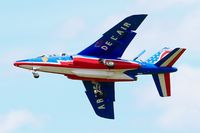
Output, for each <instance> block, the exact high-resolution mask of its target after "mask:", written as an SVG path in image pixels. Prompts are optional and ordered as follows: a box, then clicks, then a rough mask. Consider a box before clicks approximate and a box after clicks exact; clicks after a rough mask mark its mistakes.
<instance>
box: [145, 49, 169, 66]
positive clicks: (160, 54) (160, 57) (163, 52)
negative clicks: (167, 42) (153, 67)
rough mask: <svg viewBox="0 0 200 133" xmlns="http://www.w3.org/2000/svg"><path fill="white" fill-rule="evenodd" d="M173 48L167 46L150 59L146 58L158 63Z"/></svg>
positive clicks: (150, 61)
mask: <svg viewBox="0 0 200 133" xmlns="http://www.w3.org/2000/svg"><path fill="white" fill-rule="evenodd" d="M170 51H171V50H170V49H169V48H167V47H165V48H163V49H161V50H160V51H158V52H157V53H156V54H154V55H153V56H151V57H150V58H149V59H147V60H146V62H148V63H152V64H156V63H157V62H158V61H159V60H161V59H162V58H163V57H165V56H166V55H167V54H169V52H170Z"/></svg>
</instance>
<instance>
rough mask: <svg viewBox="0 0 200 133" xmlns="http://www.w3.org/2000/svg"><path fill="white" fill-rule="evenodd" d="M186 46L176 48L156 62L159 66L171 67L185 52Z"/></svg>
mask: <svg viewBox="0 0 200 133" xmlns="http://www.w3.org/2000/svg"><path fill="white" fill-rule="evenodd" d="M185 50H186V49H185V48H175V49H174V50H173V51H171V52H170V53H169V54H168V55H166V56H165V57H164V58H163V59H161V60H160V61H158V62H157V63H156V65H157V66H161V67H166V66H168V67H171V66H172V65H174V63H175V62H176V61H177V60H178V58H179V57H180V56H181V55H182V54H183V52H184V51H185Z"/></svg>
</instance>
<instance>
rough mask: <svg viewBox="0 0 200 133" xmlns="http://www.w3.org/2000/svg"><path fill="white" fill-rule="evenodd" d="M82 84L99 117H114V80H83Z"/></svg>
mask: <svg viewBox="0 0 200 133" xmlns="http://www.w3.org/2000/svg"><path fill="white" fill-rule="evenodd" d="M83 84H84V86H85V88H86V92H85V93H86V95H87V97H88V99H89V101H90V103H91V105H92V107H93V109H94V111H95V113H96V114H97V115H98V116H100V117H104V118H108V119H114V108H113V102H114V101H115V94H114V82H93V81H83Z"/></svg>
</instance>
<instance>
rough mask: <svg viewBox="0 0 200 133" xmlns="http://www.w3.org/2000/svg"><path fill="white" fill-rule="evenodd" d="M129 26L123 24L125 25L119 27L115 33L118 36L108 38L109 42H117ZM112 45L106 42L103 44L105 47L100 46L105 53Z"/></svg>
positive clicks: (126, 23) (128, 24)
mask: <svg viewBox="0 0 200 133" xmlns="http://www.w3.org/2000/svg"><path fill="white" fill-rule="evenodd" d="M130 26H131V24H130V23H128V22H125V23H124V24H123V25H122V26H121V27H120V29H118V30H117V31H116V33H117V35H118V36H114V35H112V36H111V37H110V39H111V40H114V41H117V40H118V39H119V37H120V36H122V35H124V33H125V31H126V30H127V29H128V28H129V27H130ZM112 45H113V43H112V42H110V41H106V42H105V45H103V46H101V49H103V50H104V51H107V50H108V49H109V47H110V46H112Z"/></svg>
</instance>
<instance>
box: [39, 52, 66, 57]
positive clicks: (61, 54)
mask: <svg viewBox="0 0 200 133" xmlns="http://www.w3.org/2000/svg"><path fill="white" fill-rule="evenodd" d="M57 56H69V55H68V54H67V53H59V54H44V55H42V56H39V57H57Z"/></svg>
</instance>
